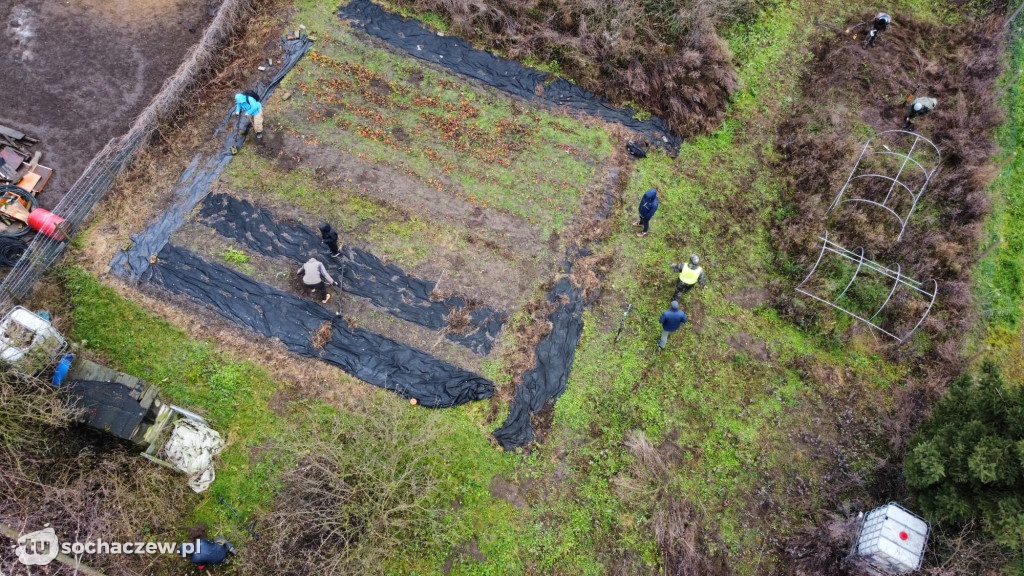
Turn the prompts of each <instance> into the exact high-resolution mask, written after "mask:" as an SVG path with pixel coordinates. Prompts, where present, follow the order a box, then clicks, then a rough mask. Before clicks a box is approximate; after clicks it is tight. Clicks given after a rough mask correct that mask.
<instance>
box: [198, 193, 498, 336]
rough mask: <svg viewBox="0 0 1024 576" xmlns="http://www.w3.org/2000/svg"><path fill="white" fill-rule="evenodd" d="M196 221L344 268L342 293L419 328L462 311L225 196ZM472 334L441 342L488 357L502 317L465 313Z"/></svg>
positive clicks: (374, 263)
mask: <svg viewBox="0 0 1024 576" xmlns="http://www.w3.org/2000/svg"><path fill="white" fill-rule="evenodd" d="M198 218H199V221H201V222H203V223H204V224H205V225H207V226H209V227H211V228H213V229H214V230H216V231H217V233H218V234H220V235H221V236H224V237H226V238H231V239H232V240H235V241H236V242H239V243H241V244H244V245H245V246H247V247H249V249H251V250H253V251H255V252H258V253H260V254H262V255H264V256H269V257H271V258H281V257H285V258H290V259H292V260H295V261H296V262H297V264H296V266H298V264H301V263H302V262H305V261H306V260H307V259H308V258H309V257H310V256H312V255H317V256H318V258H319V260H320V261H321V262H323V263H324V266H325V267H326V268H327V271H328V272H329V273H330V274H331V276H333V277H334V278H335V279H337V278H338V276H339V275H342V269H344V274H343V278H344V282H343V284H344V286H343V287H344V290H345V292H346V293H349V294H353V295H355V296H361V297H363V298H367V299H369V300H370V301H371V302H372V303H373V304H374V305H375V306H378V307H380V308H382V309H383V310H384V311H386V312H387V313H389V314H391V315H393V316H395V317H397V318H401V319H403V320H408V321H410V322H414V323H416V324H419V325H420V326H424V327H426V328H429V329H431V330H442V329H444V328H445V327H446V326H448V315H449V313H450V311H451V310H454V309H458V308H465V307H466V305H467V303H466V300H465V299H464V298H460V297H458V296H450V297H447V298H444V299H441V300H433V299H431V297H430V295H431V293H432V292H433V291H434V288H435V286H436V283H435V282H431V281H429V280H422V279H419V278H413V277H411V276H409V275H408V274H406V273H405V271H403V270H402V269H401V268H399V267H398V266H395V265H394V264H385V263H384V262H382V261H381V259H380V258H377V257H376V256H374V255H373V254H370V253H369V252H366V251H365V250H360V249H359V248H357V247H355V246H346V247H345V249H344V251H343V254H342V256H341V257H339V258H332V257H331V256H330V254H329V252H330V251H329V250H328V249H327V247H326V246H324V245H323V244H322V243H321V242H320V235H319V233H318V232H315V231H313V230H312V229H310V228H307V227H305V226H302V225H301V224H292V223H288V222H281V221H277V220H274V219H273V218H272V217H271V215H270V213H269V212H267V211H266V210H263V209H261V208H259V207H257V206H254V205H253V204H252V203H250V202H248V201H246V200H240V199H238V198H235V197H233V196H229V195H227V194H211V195H210V196H209V197H208V198H207V199H206V200H204V201H203V203H202V206H201V207H200V209H199V214H198ZM469 314H470V318H471V320H472V324H473V327H472V331H470V332H468V333H466V334H459V333H456V332H447V333H446V334H445V337H446V338H448V339H449V340H452V341H453V342H456V343H458V344H461V345H463V346H465V347H467V348H469V349H470V350H473V351H474V352H476V353H478V354H484V355H486V354H488V353H489V352H490V351H491V347H492V346H493V345H494V341H495V339H496V338H497V336H498V333H499V332H500V331H501V327H502V324H503V323H504V320H505V313H504V312H501V311H496V310H492V309H491V308H487V307H486V306H471V307H470V308H469Z"/></svg>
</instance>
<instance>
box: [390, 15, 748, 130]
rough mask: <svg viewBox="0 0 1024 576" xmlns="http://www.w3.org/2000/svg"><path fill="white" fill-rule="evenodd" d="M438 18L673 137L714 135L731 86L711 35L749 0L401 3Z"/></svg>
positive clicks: (733, 80) (728, 59)
mask: <svg viewBox="0 0 1024 576" xmlns="http://www.w3.org/2000/svg"><path fill="white" fill-rule="evenodd" d="M398 4H401V5H405V6H409V7H412V8H413V9H415V10H417V11H421V12H422V11H431V12H435V13H440V14H442V15H444V16H445V17H446V18H447V19H448V20H449V21H450V23H451V28H452V32H453V33H455V34H458V35H460V36H462V37H464V38H467V39H469V40H470V41H473V42H474V43H477V44H483V45H484V46H485V47H486V48H488V49H491V50H496V51H499V52H501V53H504V54H507V55H508V56H509V57H511V58H515V59H517V60H521V61H524V62H527V63H530V62H535V63H538V64H540V65H543V66H545V67H547V68H550V69H553V70H555V71H557V72H560V73H561V74H564V75H565V76H567V77H568V78H571V79H572V80H573V81H574V82H577V83H578V84H580V85H581V86H583V87H584V88H586V89H588V90H590V91H591V92H594V93H596V94H600V95H602V96H605V97H607V98H608V99H610V100H612V101H613V102H619V103H623V102H630V101H631V102H634V103H636V104H637V105H639V106H640V107H642V108H644V109H646V110H649V111H651V112H652V113H654V114H657V115H659V116H661V117H663V118H664V119H665V120H666V121H667V122H668V124H669V127H670V128H671V129H672V130H673V131H675V132H676V133H678V134H681V135H684V136H688V135H692V134H695V133H700V132H707V131H710V130H712V129H714V128H715V127H716V126H717V125H718V123H719V122H720V121H721V118H722V114H723V113H724V111H725V103H726V101H727V100H728V98H729V95H730V94H731V93H732V92H733V90H735V89H736V85H737V76H736V71H735V69H734V68H733V65H732V54H731V53H730V52H729V48H728V47H727V46H726V43H725V42H724V41H723V40H722V39H721V38H719V37H718V35H717V34H716V28H717V27H719V26H720V25H721V24H722V23H723V22H724V21H726V20H728V19H733V18H737V17H741V16H744V15H747V14H749V13H751V12H752V11H753V10H755V9H756V5H757V3H756V1H755V0H712V1H696V0H641V1H639V2H628V1H610V0H563V1H562V2H549V1H536V0H532V1H527V2H510V1H508V0H456V1H452V0H398Z"/></svg>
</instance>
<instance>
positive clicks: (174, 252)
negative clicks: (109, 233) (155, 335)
mask: <svg viewBox="0 0 1024 576" xmlns="http://www.w3.org/2000/svg"><path fill="white" fill-rule="evenodd" d="M143 280H146V281H148V282H150V283H151V284H153V285H154V286H159V287H161V288H163V289H165V290H167V291H169V292H171V293H174V294H183V295H186V296H189V297H191V298H193V299H195V300H198V301H199V302H201V303H203V304H204V305H206V306H207V307H209V308H210V309H212V310H214V311H215V312H217V313H218V314H220V315H221V316H223V317H225V318H227V319H228V320H231V321H232V322H235V323H237V324H240V325H242V326H245V327H247V328H249V329H251V330H253V331H255V332H256V333H258V334H261V335H263V336H266V337H269V338H277V339H279V340H281V342H283V343H284V345H285V346H287V347H288V349H289V350H290V351H292V352H294V353H296V354H301V355H303V356H308V357H311V358H319V359H320V360H323V361H325V362H329V363H331V364H334V365H336V366H339V367H340V368H341V369H342V370H344V371H346V372H348V373H349V374H352V375H353V376H355V377H356V378H359V379H360V380H363V381H365V382H369V383H370V384H373V385H375V386H380V387H381V388H385V389H388V390H393V391H395V392H397V393H398V394H400V395H401V396H403V397H405V398H416V399H417V401H418V402H419V403H420V404H422V405H424V406H427V407H431V408H442V407H448V406H457V405H459V404H463V403H465V402H469V401H471V400H483V399H484V398H489V397H490V396H491V394H493V393H494V383H493V382H491V381H490V380H487V379H485V378H482V377H480V376H478V375H476V374H473V373H471V372H468V371H466V370H463V369H461V368H458V367H456V366H452V365H451V364H448V363H447V362H443V361H441V360H438V359H436V358H434V357H432V356H430V355H429V354H426V353H424V352H422V351H420V350H417V349H415V348H412V347H410V346H406V345H405V344H400V343H398V342H395V341H394V340H390V339H388V338H384V337H383V336H379V335H377V334H374V333H372V332H367V331H366V330H360V329H352V328H350V327H349V326H347V325H346V324H345V322H344V320H342V319H341V318H337V317H335V315H334V314H333V313H332V312H331V311H329V310H327V309H325V308H323V307H321V306H319V305H318V304H316V303H314V302H312V301H309V300H303V299H301V298H298V297H296V296H293V295H291V294H288V293H287V292H283V291H281V290H278V289H276V288H273V287H271V286H267V285H266V284H261V283H259V282H256V281H254V280H252V279H251V278H249V277H248V276H245V275H244V274H241V273H240V272H237V271H235V270H232V269H230V268H228V267H226V266H222V265H220V264H217V263H215V262H207V261H205V260H203V259H202V258H200V257H199V256H198V255H196V254H195V253H193V252H190V251H189V250H186V249H184V248H180V247H177V246H174V245H173V244H168V245H166V246H164V248H163V250H161V251H160V254H159V259H158V260H157V262H156V264H154V265H152V266H150V267H149V268H148V269H147V271H146V273H145V274H144V275H143ZM324 322H332V323H333V327H332V330H331V340H330V342H327V343H326V344H325V345H324V347H323V348H322V349H318V348H316V347H314V346H313V343H312V342H311V338H312V336H313V334H314V332H315V331H316V330H317V329H318V328H319V327H320V325H322V324H323V323H324Z"/></svg>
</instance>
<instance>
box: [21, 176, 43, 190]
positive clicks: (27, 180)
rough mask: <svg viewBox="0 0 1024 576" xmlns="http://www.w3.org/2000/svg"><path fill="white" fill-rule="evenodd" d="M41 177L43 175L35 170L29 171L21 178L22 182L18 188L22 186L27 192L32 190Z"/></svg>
mask: <svg viewBox="0 0 1024 576" xmlns="http://www.w3.org/2000/svg"><path fill="white" fill-rule="evenodd" d="M40 178H42V176H40V175H39V174H36V173H35V172H27V173H26V174H25V177H24V178H22V179H21V182H18V188H21V189H22V190H24V191H26V192H32V189H33V188H35V187H36V184H38V183H39V179H40Z"/></svg>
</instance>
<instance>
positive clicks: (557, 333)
mask: <svg viewBox="0 0 1024 576" xmlns="http://www.w3.org/2000/svg"><path fill="white" fill-rule="evenodd" d="M619 184H620V183H619V170H618V169H617V168H614V167H613V168H612V169H611V170H609V171H608V180H607V184H606V185H605V188H604V202H603V203H602V204H600V205H598V206H597V218H599V219H604V218H607V217H608V216H609V214H611V210H612V207H613V206H614V205H615V190H616V188H617V187H618V186H619ZM566 253H567V260H566V264H565V272H566V274H568V273H569V272H570V271H571V270H572V262H573V261H575V260H578V259H579V258H581V257H584V256H589V255H590V254H591V252H590V249H589V248H577V247H572V246H570V247H569V248H568V249H567V250H566ZM598 294H599V291H597V292H595V293H593V294H591V295H590V296H589V300H588V299H585V298H584V297H583V296H584V295H583V292H582V291H581V290H580V289H579V288H577V287H576V286H575V285H574V284H573V283H572V281H571V280H569V278H568V276H563V277H562V278H561V279H560V280H559V281H558V282H557V283H556V284H555V287H554V288H552V289H551V291H549V292H548V293H547V300H548V302H551V303H552V304H554V305H555V306H556V308H555V311H554V312H552V313H551V314H550V315H548V320H549V321H550V322H551V332H550V333H549V334H548V335H547V336H545V337H544V338H543V339H541V341H540V342H539V343H538V344H537V347H536V348H534V351H533V354H534V357H535V358H536V364H534V367H533V368H531V369H530V370H527V371H526V372H524V373H523V377H522V379H521V380H520V383H519V387H518V388H516V391H515V394H514V395H513V397H512V405H511V406H510V407H509V414H508V417H507V418H506V419H505V423H504V424H502V425H501V428H498V429H497V430H495V431H494V438H495V439H496V440H497V441H498V443H499V444H500V445H501V447H502V448H504V449H505V450H512V449H513V448H515V447H517V446H525V445H527V444H529V443H530V440H532V439H533V422H532V416H533V415H534V413H536V412H537V411H538V410H540V409H541V408H543V407H544V405H545V404H546V403H547V402H548V401H549V400H557V399H558V398H559V397H560V396H561V395H562V394H563V393H564V392H565V387H566V385H567V384H568V383H569V373H570V372H572V363H573V360H574V359H575V358H576V345H577V344H579V343H580V336H582V335H583V309H584V308H585V307H586V306H587V305H589V304H590V303H591V302H593V301H594V300H595V299H596V298H597V296H598Z"/></svg>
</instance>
